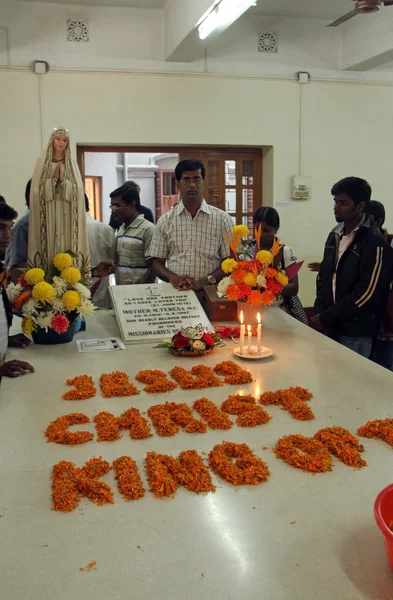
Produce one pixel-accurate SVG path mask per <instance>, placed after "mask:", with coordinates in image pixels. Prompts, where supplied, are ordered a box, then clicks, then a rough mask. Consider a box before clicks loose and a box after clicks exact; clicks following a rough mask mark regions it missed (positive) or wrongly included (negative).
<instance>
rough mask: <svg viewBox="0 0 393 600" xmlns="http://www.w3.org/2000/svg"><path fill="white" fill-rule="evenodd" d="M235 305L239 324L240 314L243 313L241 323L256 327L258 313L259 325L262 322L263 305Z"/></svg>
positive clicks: (242, 303) (243, 303)
mask: <svg viewBox="0 0 393 600" xmlns="http://www.w3.org/2000/svg"><path fill="white" fill-rule="evenodd" d="M236 304H237V320H238V321H239V323H240V312H243V323H244V324H245V325H246V327H247V325H251V326H252V327H254V326H255V327H256V326H257V325H258V313H259V314H260V318H261V323H262V321H263V309H264V306H263V304H259V305H258V304H257V305H254V304H248V303H247V302H236Z"/></svg>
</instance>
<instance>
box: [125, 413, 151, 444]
mask: <svg viewBox="0 0 393 600" xmlns="http://www.w3.org/2000/svg"><path fill="white" fill-rule="evenodd" d="M118 423H119V428H120V429H129V430H130V438H131V439H132V440H144V439H146V438H148V437H151V436H152V435H153V434H152V432H151V430H150V425H149V422H148V420H147V419H145V418H144V417H142V415H141V413H140V411H139V410H138V409H137V408H129V409H128V410H126V411H125V412H123V414H122V415H121V416H120V417H119V418H118Z"/></svg>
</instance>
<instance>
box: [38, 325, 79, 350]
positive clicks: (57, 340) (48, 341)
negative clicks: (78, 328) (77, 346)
mask: <svg viewBox="0 0 393 600" xmlns="http://www.w3.org/2000/svg"><path fill="white" fill-rule="evenodd" d="M74 333H75V321H74V322H73V323H71V325H70V326H69V328H68V330H67V331H66V332H65V333H56V331H54V330H53V329H48V331H45V329H41V327H39V328H38V329H36V330H35V331H33V333H32V334H31V335H32V338H33V342H34V343H35V344H41V345H55V344H69V343H70V342H72V340H73V339H74Z"/></svg>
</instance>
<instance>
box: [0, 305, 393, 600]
mask: <svg viewBox="0 0 393 600" xmlns="http://www.w3.org/2000/svg"><path fill="white" fill-rule="evenodd" d="M265 314H266V321H267V325H266V326H265V327H264V333H263V336H264V340H263V342H264V344H265V345H267V346H270V347H272V348H273V349H274V351H275V357H274V358H272V359H267V360H266V361H264V362H258V363H256V362H247V363H245V362H243V363H242V364H246V366H247V367H248V368H250V369H251V370H252V372H253V374H254V376H255V382H254V383H253V384H251V385H249V386H245V388H244V389H245V390H246V391H247V392H252V393H254V394H259V393H261V392H263V391H266V390H275V389H277V388H279V387H280V388H286V387H288V386H290V385H301V386H305V387H308V388H309V389H310V390H311V391H312V392H313V393H314V399H313V400H312V401H311V406H312V408H313V411H314V413H315V415H316V420H315V421H311V422H297V421H294V420H293V419H292V418H291V417H290V416H289V415H288V414H287V413H286V412H283V411H281V410H280V409H279V408H278V407H268V411H269V412H270V414H271V415H272V416H273V418H272V420H271V421H270V422H269V423H268V424H266V425H264V426H262V427H258V428H255V429H241V428H239V427H236V426H234V427H233V429H232V430H230V431H228V432H220V431H219V432H214V431H211V430H208V432H207V433H205V434H194V435H190V434H186V433H179V434H178V435H176V436H174V437H172V438H160V437H158V436H157V435H154V437H152V438H150V439H147V440H141V441H135V440H131V439H130V438H129V437H128V434H127V432H124V436H123V438H122V439H121V440H119V441H117V442H114V443H100V444H99V443H97V442H96V441H94V442H90V443H88V444H84V445H82V446H79V447H74V448H71V447H68V446H62V445H56V444H47V443H46V439H45V437H44V430H45V428H46V427H47V425H48V424H49V422H50V421H51V420H53V419H55V418H57V417H58V416H60V415H62V414H67V413H69V412H83V413H84V414H86V415H88V416H89V417H91V418H92V417H94V415H95V414H96V413H97V412H99V411H101V410H109V411H110V412H112V413H114V414H116V415H120V413H121V412H122V411H123V410H125V409H127V408H129V407H130V406H132V405H135V406H136V407H138V408H140V409H141V410H146V409H147V408H148V407H149V406H150V405H151V404H156V403H159V402H165V401H166V400H169V399H170V400H173V401H183V402H187V403H188V404H191V403H192V402H193V401H194V400H195V399H196V398H200V397H202V396H207V397H209V398H210V399H211V400H214V401H216V402H221V401H222V400H224V399H225V398H226V397H227V396H228V394H229V393H236V391H237V390H236V388H234V387H232V386H224V387H223V388H218V389H208V390H202V391H181V390H175V391H174V392H172V393H171V394H169V395H168V394H162V395H157V396H148V395H146V394H145V393H144V392H142V393H141V394H140V395H139V396H137V397H132V398H118V399H110V400H107V399H104V398H102V397H101V396H100V394H98V395H97V397H96V398H93V399H89V400H85V401H81V402H64V401H62V400H61V394H62V393H63V392H64V391H65V389H66V388H65V379H66V378H67V377H71V376H74V375H77V374H79V373H86V374H90V375H92V376H93V378H94V380H95V382H96V383H97V387H98V379H99V376H100V375H101V373H104V372H110V371H112V370H114V369H119V370H123V371H126V372H127V373H129V374H130V376H131V377H133V375H135V373H136V372H137V371H138V370H139V369H141V368H159V369H163V370H165V371H169V369H170V368H171V367H172V366H174V365H175V364H178V365H182V366H185V367H191V365H193V364H196V362H195V359H175V358H174V357H172V356H170V355H169V354H168V353H167V352H166V351H165V350H157V349H155V350H153V349H152V347H151V345H149V344H148V345H145V344H142V345H139V346H129V347H128V348H127V350H126V351H125V352H112V353H102V354H83V355H81V354H78V353H77V352H76V347H75V344H69V345H67V346H57V347H51V346H47V347H45V346H32V347H30V348H29V349H27V350H25V351H17V352H16V351H12V352H10V353H9V357H18V358H23V359H25V360H28V361H29V362H31V363H33V364H34V366H35V368H36V373H35V374H34V375H27V376H25V377H22V378H20V379H16V380H6V379H3V384H2V386H1V391H0V514H1V515H3V516H2V517H1V518H0V565H1V574H0V598H1V600H44V599H45V600H46V599H48V600H55V599H56V600H66V599H67V600H69V599H75V600H90V599H91V600H101V599H107V598H108V599H111V600H131V599H132V600H139V599H153V598H154V600H169V599H171V600H172V599H181V600H196V599H210V598H217V599H220V600H221V599H222V600H237V599H242V600H243V599H246V598H247V599H258V600H259V599H263V600H315V599H318V600H333V599H334V600H341V599H343V600H355V599H364V600H366V599H367V600H368V599H370V600H383V599H384V600H385V599H391V598H393V574H392V572H391V571H390V568H389V566H388V563H387V560H386V557H385V553H384V548H383V540H382V536H381V534H380V532H379V530H378V529H377V526H376V525H375V523H374V518H373V502H374V499H375V496H376V495H377V493H378V492H379V491H380V490H381V489H382V488H383V487H385V486H386V485H388V484H390V483H391V482H392V479H393V469H392V466H393V455H392V449H391V448H389V447H388V446H387V445H385V444H383V443H382V442H378V441H375V440H364V441H363V443H364V445H365V447H366V452H365V453H364V458H365V459H366V460H367V462H368V465H369V466H368V467H367V468H365V469H362V470H361V471H356V470H353V469H351V468H349V467H347V466H345V465H343V464H341V463H338V462H337V461H336V460H334V470H333V471H332V472H331V473H327V474H322V475H316V476H313V475H311V474H308V473H303V472H301V471H298V470H294V469H291V468H290V467H289V466H287V465H286V464H284V463H283V462H281V461H279V460H277V459H276V458H275V456H274V454H273V452H272V449H271V448H272V446H273V445H274V443H275V441H276V440H277V439H278V438H279V437H280V436H282V435H285V434H289V433H303V434H306V435H312V434H314V433H315V432H316V431H317V430H318V429H320V428H322V427H326V426H331V425H341V426H343V427H347V428H348V429H349V430H350V431H351V432H352V433H356V429H357V427H358V426H360V425H362V424H364V423H366V422H367V421H368V420H370V419H376V418H386V417H388V416H389V417H391V416H392V412H393V411H392V382H393V378H392V374H391V373H389V372H388V371H385V370H383V369H381V368H379V367H377V366H375V365H373V364H372V363H370V362H368V361H366V360H365V359H362V358H360V357H358V356H357V355H355V354H354V353H352V352H350V351H348V350H346V349H344V348H341V347H340V346H338V345H336V344H335V343H333V342H331V341H330V340H327V339H325V338H323V337H322V336H320V335H318V334H316V333H314V332H313V331H311V330H309V329H308V328H306V327H304V326H303V325H300V324H298V323H297V322H296V321H294V320H292V319H290V318H289V317H288V316H287V315H285V314H283V313H282V312H281V311H279V310H278V309H272V310H270V311H265ZM116 334H117V328H116V325H115V323H114V321H113V320H112V317H110V316H109V315H106V314H102V315H99V316H97V317H95V318H93V319H91V320H90V321H89V322H88V331H87V332H86V333H83V334H78V335H79V336H84V337H86V338H91V337H107V336H109V335H110V336H112V335H116ZM233 347H234V346H233V345H232V343H231V344H230V346H228V347H227V348H218V349H216V350H215V351H214V352H213V353H212V354H211V355H210V356H208V357H205V358H203V359H202V360H199V361H198V362H203V363H205V364H208V365H214V364H216V363H218V362H220V361H221V360H225V359H228V358H231V351H232V349H233ZM137 386H138V387H139V388H141V387H142V386H141V384H138V383H137ZM77 428H78V429H88V430H91V431H94V427H93V425H87V426H78V427H77ZM223 439H224V440H228V441H235V442H238V443H240V442H246V443H248V444H249V445H250V446H251V448H252V449H253V450H254V451H255V452H256V454H258V455H259V456H260V457H262V458H263V459H264V460H266V461H267V462H268V465H269V468H270V472H271V479H270V481H269V482H267V483H265V484H263V485H261V486H258V487H255V488H254V487H252V488H250V489H248V488H247V487H243V488H234V487H232V486H231V485H230V484H227V483H225V482H223V481H221V480H219V479H218V478H217V477H216V476H215V475H213V481H214V483H215V484H216V485H217V491H216V493H215V494H208V495H201V496H197V495H196V494H192V493H190V492H188V491H187V490H185V489H182V488H181V489H180V490H179V491H178V492H177V493H176V495H175V498H174V499H166V500H159V499H156V498H155V497H154V495H153V494H152V493H150V492H147V493H146V496H145V497H144V498H143V499H141V500H139V501H137V502H133V503H127V502H124V501H123V499H122V497H121V496H120V494H119V492H118V491H117V488H116V484H115V481H114V476H113V473H109V474H107V475H106V476H105V477H104V478H103V480H104V481H107V482H108V483H109V484H110V485H111V487H112V489H113V491H114V494H115V504H114V505H107V506H103V507H97V506H96V505H95V504H93V503H91V502H89V501H88V500H82V501H81V503H80V505H79V507H78V508H77V509H76V510H75V511H74V512H72V513H69V514H63V513H56V512H54V511H52V510H51V509H50V507H51V501H50V493H51V490H50V472H51V468H52V465H53V464H55V463H57V462H58V461H60V460H71V461H74V462H75V463H77V464H80V465H81V464H83V463H84V462H85V461H86V460H88V459H89V458H91V457H93V456H101V455H102V457H103V458H104V459H106V460H108V461H112V460H114V459H115V458H117V457H119V456H122V455H129V456H132V457H133V458H134V459H135V460H136V461H137V463H138V466H139V469H140V472H141V474H142V476H143V479H144V482H145V487H147V482H146V478H145V475H144V470H143V460H144V457H145V455H146V453H147V452H148V451H150V450H155V451H158V452H163V453H169V454H174V455H176V456H177V454H178V453H179V452H180V451H181V450H185V449H191V448H195V449H196V450H198V451H201V452H202V451H205V452H208V451H210V450H211V449H212V448H213V446H214V445H215V444H216V443H218V442H220V441H222V440H223ZM263 446H268V450H265V451H264V450H262V447H263ZM253 507H255V509H254V508H253ZM292 521H296V523H295V524H293V525H291V524H290V523H291V522H292ZM46 544H47V545H48V546H47V547H45V545H46ZM137 546H141V550H139V549H138V548H137ZM93 560H95V561H97V567H96V570H93V571H90V572H88V571H84V572H81V571H79V568H80V567H84V566H86V565H87V564H88V563H89V562H91V561H93ZM202 573H203V576H202Z"/></svg>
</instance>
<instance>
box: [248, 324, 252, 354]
mask: <svg viewBox="0 0 393 600" xmlns="http://www.w3.org/2000/svg"><path fill="white" fill-rule="evenodd" d="M247 332H248V333H247V335H248V354H251V342H252V332H251V325H247Z"/></svg>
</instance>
